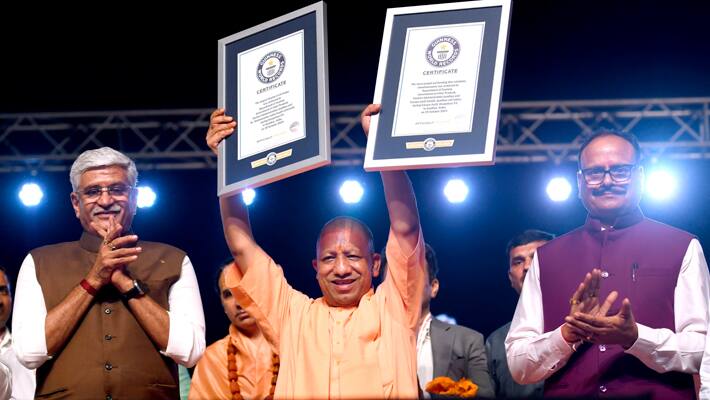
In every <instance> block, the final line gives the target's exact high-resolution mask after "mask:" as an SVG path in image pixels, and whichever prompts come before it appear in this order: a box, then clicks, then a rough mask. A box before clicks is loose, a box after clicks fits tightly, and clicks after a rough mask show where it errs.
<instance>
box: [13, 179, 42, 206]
mask: <svg viewBox="0 0 710 400" xmlns="http://www.w3.org/2000/svg"><path fill="white" fill-rule="evenodd" d="M18 196H19V197H20V201H22V204H24V205H25V206H26V207H34V206H36V205H38V204H39V203H40V202H41V201H42V197H44V193H42V188H40V187H39V185H38V184H36V183H25V184H24V185H22V189H21V190H20V193H19V194H18Z"/></svg>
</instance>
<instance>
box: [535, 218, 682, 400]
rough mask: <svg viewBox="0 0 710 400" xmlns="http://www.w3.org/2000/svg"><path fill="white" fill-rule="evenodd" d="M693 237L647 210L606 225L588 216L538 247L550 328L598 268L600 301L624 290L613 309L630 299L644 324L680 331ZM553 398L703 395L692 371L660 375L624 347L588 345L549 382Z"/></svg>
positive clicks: (560, 319) (547, 386)
mask: <svg viewBox="0 0 710 400" xmlns="http://www.w3.org/2000/svg"><path fill="white" fill-rule="evenodd" d="M692 239H693V236H692V235H690V234H689V233H687V232H683V231H681V230H678V229H675V228H672V227H670V226H668V225H664V224H661V223H659V222H656V221H653V220H650V219H647V218H644V216H643V214H641V211H640V210H637V211H635V212H634V213H631V214H629V215H626V216H623V217H621V218H619V220H618V221H617V223H616V224H615V225H614V227H613V228H606V229H602V225H601V223H600V222H599V221H598V220H595V219H593V218H591V217H587V221H586V223H585V224H584V226H582V227H580V228H577V229H575V230H574V231H572V232H570V233H568V234H566V235H563V236H560V237H559V238H557V239H555V240H553V241H551V242H549V243H547V244H546V245H544V246H542V247H540V248H539V249H538V250H537V255H538V260H539V263H540V286H541V289H542V304H543V308H544V310H545V312H544V321H545V332H549V331H553V330H555V329H557V328H558V327H559V326H560V325H562V324H563V323H564V318H565V316H566V315H567V314H569V298H570V296H571V295H572V293H574V291H575V290H576V288H577V286H578V285H579V283H580V282H582V280H583V279H584V275H585V274H586V273H587V272H589V271H591V270H592V269H593V268H601V270H602V282H601V289H600V291H599V298H600V299H602V300H603V299H605V298H606V296H607V295H608V294H609V293H610V292H611V291H612V290H616V291H618V292H619V299H618V300H617V301H616V303H615V304H614V306H613V308H612V309H611V310H610V311H609V314H610V315H612V314H616V313H617V312H618V310H619V306H620V304H621V300H622V299H623V298H624V297H628V298H629V300H630V301H631V309H632V310H633V313H634V318H635V319H636V322H638V323H640V324H643V325H645V326H648V327H650V328H667V329H670V330H672V331H675V319H674V307H673V304H674V290H675V286H676V282H677V280H678V274H679V272H680V267H681V264H682V261H683V257H684V256H685V253H686V251H687V249H688V245H689V244H690V241H691V240H692ZM545 396H551V397H580V396H583V397H587V396H591V397H602V398H604V397H611V398H619V397H647V398H652V399H659V400H660V399H664V400H665V399H693V398H695V393H694V386H693V379H692V376H691V375H689V374H685V373H680V372H668V373H664V374H660V373H658V372H655V371H653V370H652V369H650V368H648V367H646V366H645V365H644V364H643V363H642V362H641V361H640V360H639V359H637V358H636V357H634V356H632V355H628V354H625V353H624V351H623V348H622V347H621V346H619V345H592V344H589V343H586V344H584V345H583V346H581V348H579V349H578V350H577V352H576V353H574V354H572V357H571V358H570V359H569V361H568V363H567V365H565V367H564V368H562V369H561V370H560V371H558V372H556V373H554V374H553V375H552V376H550V377H549V378H548V379H547V380H546V381H545Z"/></svg>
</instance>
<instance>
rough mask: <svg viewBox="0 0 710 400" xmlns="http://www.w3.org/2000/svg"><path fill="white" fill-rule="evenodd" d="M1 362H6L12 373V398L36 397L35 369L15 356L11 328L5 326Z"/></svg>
mask: <svg viewBox="0 0 710 400" xmlns="http://www.w3.org/2000/svg"><path fill="white" fill-rule="evenodd" d="M0 362H1V363H2V364H4V365H5V366H6V367H7V368H8V369H9V370H10V374H11V377H12V378H11V381H12V395H11V397H10V398H11V399H17V400H27V399H33V398H34V397H35V387H36V382H35V370H33V369H27V368H25V367H24V366H23V365H22V364H20V361H19V360H18V359H17V357H16V356H15V351H14V350H13V349H12V335H11V334H10V330H9V329H7V327H6V328H5V332H4V333H3V334H2V336H0Z"/></svg>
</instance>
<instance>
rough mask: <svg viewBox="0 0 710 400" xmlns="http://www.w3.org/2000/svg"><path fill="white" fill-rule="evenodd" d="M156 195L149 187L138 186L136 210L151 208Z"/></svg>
mask: <svg viewBox="0 0 710 400" xmlns="http://www.w3.org/2000/svg"><path fill="white" fill-rule="evenodd" d="M157 198H158V195H157V194H155V192H154V191H153V189H152V188H151V187H150V186H138V200H137V204H138V208H146V207H153V204H155V200H156V199H157Z"/></svg>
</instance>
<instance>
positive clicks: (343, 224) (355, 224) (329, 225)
mask: <svg viewBox="0 0 710 400" xmlns="http://www.w3.org/2000/svg"><path fill="white" fill-rule="evenodd" d="M340 229H357V230H359V231H360V232H361V233H362V234H364V235H365V237H366V238H367V245H368V251H369V252H370V253H374V252H375V245H374V243H373V238H372V231H371V230H370V228H369V227H368V226H367V225H366V224H365V223H364V222H362V221H360V220H359V219H357V218H352V217H344V216H343V217H335V218H333V219H331V220H330V221H328V222H326V223H325V225H323V228H321V230H320V233H319V234H318V241H316V253H318V246H319V245H320V240H321V238H322V237H323V235H324V234H325V233H327V232H330V231H332V230H340Z"/></svg>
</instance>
